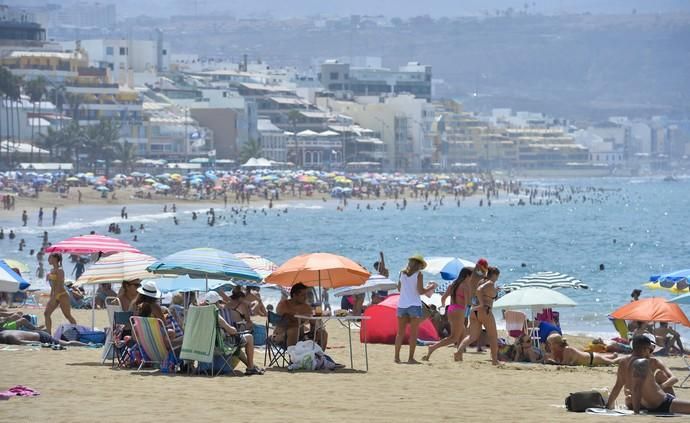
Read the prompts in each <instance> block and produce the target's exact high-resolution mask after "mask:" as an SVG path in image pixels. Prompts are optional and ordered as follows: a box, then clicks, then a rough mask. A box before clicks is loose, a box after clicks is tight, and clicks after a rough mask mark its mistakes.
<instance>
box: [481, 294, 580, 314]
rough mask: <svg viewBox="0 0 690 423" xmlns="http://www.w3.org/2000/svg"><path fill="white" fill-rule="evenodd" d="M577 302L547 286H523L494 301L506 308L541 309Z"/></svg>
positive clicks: (573, 304)
mask: <svg viewBox="0 0 690 423" xmlns="http://www.w3.org/2000/svg"><path fill="white" fill-rule="evenodd" d="M576 305H577V303H575V301H573V300H571V299H570V298H568V297H567V296H565V295H563V294H561V293H560V292H558V291H554V290H553V289H547V288H522V289H518V290H515V291H513V292H510V293H508V294H506V295H504V296H502V297H501V298H499V299H498V300H496V302H495V303H494V308H496V309H504V310H525V309H530V310H532V311H534V310H541V309H544V308H552V307H575V306H576Z"/></svg>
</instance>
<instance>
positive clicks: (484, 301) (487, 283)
mask: <svg viewBox="0 0 690 423" xmlns="http://www.w3.org/2000/svg"><path fill="white" fill-rule="evenodd" d="M475 271H476V270H475ZM499 274H500V272H499V270H498V269H497V268H495V267H490V268H488V271H487V273H486V276H487V278H486V279H483V280H482V281H481V282H480V283H479V286H478V287H477V300H478V303H479V304H478V305H476V306H473V307H472V314H474V316H475V318H476V323H477V324H476V325H474V326H472V325H470V335H469V336H466V337H465V339H463V341H462V342H461V343H460V345H459V346H458V352H457V353H456V354H455V359H456V361H462V351H463V349H465V348H466V347H467V346H468V345H470V344H471V343H472V342H475V341H477V340H478V339H479V337H480V336H481V333H482V326H483V327H484V328H485V329H486V335H487V337H488V341H489V347H490V349H491V363H492V364H493V365H498V330H497V329H496V318H495V317H494V314H493V312H492V310H491V309H492V307H493V304H494V301H495V300H496V298H498V290H497V288H496V285H495V283H496V280H498V275H499Z"/></svg>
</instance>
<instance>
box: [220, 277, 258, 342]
mask: <svg viewBox="0 0 690 423" xmlns="http://www.w3.org/2000/svg"><path fill="white" fill-rule="evenodd" d="M219 294H220V296H221V298H222V299H223V300H224V301H225V309H226V310H228V311H229V312H230V317H231V320H232V323H233V326H234V327H235V328H237V329H238V330H239V331H240V332H242V331H249V332H251V331H252V330H253V324H252V317H251V314H252V313H251V311H250V309H249V306H250V302H249V301H248V300H247V295H246V294H245V293H244V291H242V287H241V286H235V287H233V288H232V293H231V294H230V296H229V297H228V296H227V294H225V292H223V290H222V289H221V290H219Z"/></svg>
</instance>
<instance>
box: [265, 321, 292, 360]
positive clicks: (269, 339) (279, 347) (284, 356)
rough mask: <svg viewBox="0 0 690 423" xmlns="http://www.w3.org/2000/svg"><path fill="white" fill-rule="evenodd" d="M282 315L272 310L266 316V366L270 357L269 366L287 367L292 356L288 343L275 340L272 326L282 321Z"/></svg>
mask: <svg viewBox="0 0 690 423" xmlns="http://www.w3.org/2000/svg"><path fill="white" fill-rule="evenodd" d="M281 320H282V317H281V316H280V315H278V314H276V313H274V312H272V311H269V312H268V314H267V316H266V349H265V352H264V367H266V361H267V359H268V367H273V366H274V365H275V366H277V367H287V366H288V364H290V358H289V356H288V353H287V345H286V344H285V342H275V341H274V340H273V331H272V330H271V329H272V328H275V326H276V325H277V324H278V323H280V321H281Z"/></svg>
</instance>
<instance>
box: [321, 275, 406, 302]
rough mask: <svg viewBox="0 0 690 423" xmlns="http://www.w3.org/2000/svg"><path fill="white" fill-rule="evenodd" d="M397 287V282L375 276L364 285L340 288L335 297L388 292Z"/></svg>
mask: <svg viewBox="0 0 690 423" xmlns="http://www.w3.org/2000/svg"><path fill="white" fill-rule="evenodd" d="M397 287H398V283H397V282H394V281H392V280H390V279H388V278H387V277H385V276H382V275H373V276H371V277H370V278H369V279H368V280H367V281H366V282H364V284H363V285H359V286H346V287H343V288H338V289H337V290H336V291H335V293H334V295H335V296H336V297H344V296H346V295H358V294H365V293H367V292H374V291H388V290H389V289H396V288H397Z"/></svg>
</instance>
